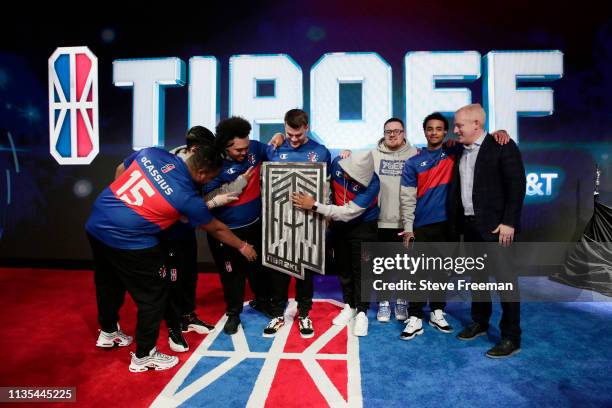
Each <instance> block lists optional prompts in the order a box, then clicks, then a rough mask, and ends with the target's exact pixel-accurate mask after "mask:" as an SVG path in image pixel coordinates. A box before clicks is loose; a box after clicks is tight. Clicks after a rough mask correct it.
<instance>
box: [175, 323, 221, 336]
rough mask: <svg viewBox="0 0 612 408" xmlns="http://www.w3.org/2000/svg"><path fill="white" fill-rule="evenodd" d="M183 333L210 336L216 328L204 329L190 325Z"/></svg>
mask: <svg viewBox="0 0 612 408" xmlns="http://www.w3.org/2000/svg"><path fill="white" fill-rule="evenodd" d="M181 331H182V332H183V333H189V332H192V331H194V332H196V333H198V334H209V333H212V332H214V331H215V328H214V327H213V328H212V329H207V328H206V327H202V326H195V325H193V324H190V325H189V326H187V330H181Z"/></svg>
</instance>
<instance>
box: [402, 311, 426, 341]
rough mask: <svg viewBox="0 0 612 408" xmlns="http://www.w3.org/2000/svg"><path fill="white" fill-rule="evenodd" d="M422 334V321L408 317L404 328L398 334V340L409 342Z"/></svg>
mask: <svg viewBox="0 0 612 408" xmlns="http://www.w3.org/2000/svg"><path fill="white" fill-rule="evenodd" d="M421 334H423V320H422V319H419V318H418V317H416V316H410V318H409V319H408V320H407V323H406V328H405V329H404V331H403V332H402V334H400V339H402V340H411V339H413V338H414V336H420V335H421Z"/></svg>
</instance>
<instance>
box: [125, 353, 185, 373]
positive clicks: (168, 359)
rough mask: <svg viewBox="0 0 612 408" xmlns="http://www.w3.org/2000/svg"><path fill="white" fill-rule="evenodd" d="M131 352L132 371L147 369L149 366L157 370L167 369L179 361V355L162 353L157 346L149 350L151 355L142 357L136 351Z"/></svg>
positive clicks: (137, 371)
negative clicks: (137, 355)
mask: <svg viewBox="0 0 612 408" xmlns="http://www.w3.org/2000/svg"><path fill="white" fill-rule="evenodd" d="M130 354H131V355H132V361H131V362H130V371H131V372H133V373H140V372H143V371H147V370H148V369H149V368H152V369H155V370H167V369H169V368H172V367H174V366H175V365H177V364H178V362H179V359H178V357H177V356H169V355H167V354H164V353H160V352H159V351H157V347H153V348H152V349H151V351H150V352H149V355H148V356H145V357H142V358H138V357H136V353H130Z"/></svg>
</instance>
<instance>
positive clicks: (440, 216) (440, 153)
mask: <svg viewBox="0 0 612 408" xmlns="http://www.w3.org/2000/svg"><path fill="white" fill-rule="evenodd" d="M462 148H463V146H462V145H460V144H458V145H456V146H454V147H452V148H447V147H445V146H443V147H441V148H439V149H437V150H428V149H423V150H421V151H420V152H419V153H418V154H417V155H416V156H413V157H411V158H410V159H408V160H407V161H406V164H405V165H404V170H403V171H402V180H401V185H402V186H403V187H415V188H416V189H417V203H416V209H415V213H414V227H415V228H418V227H421V226H423V225H429V224H434V223H436V222H443V221H446V220H447V214H446V196H447V193H448V185H449V183H450V180H451V177H452V175H453V166H454V165H455V161H456V160H457V157H458V153H459V152H460V151H461V149H462Z"/></svg>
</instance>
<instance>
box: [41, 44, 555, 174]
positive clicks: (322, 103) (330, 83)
mask: <svg viewBox="0 0 612 408" xmlns="http://www.w3.org/2000/svg"><path fill="white" fill-rule="evenodd" d="M79 49H82V47H73V48H59V49H58V50H57V51H56V53H54V56H53V57H52V59H54V57H55V56H56V55H57V54H58V53H63V55H72V54H74V53H76V52H77V51H76V50H79ZM70 50H73V51H70ZM71 58H72V57H70V59H69V60H70V61H72V59H71ZM62 66H66V67H67V66H68V65H62V64H58V63H55V64H54V65H53V67H52V66H51V61H50V70H49V72H50V76H49V81H50V83H51V82H52V79H53V81H54V83H55V84H57V83H61V82H62V79H61V75H58V77H59V78H57V79H56V77H55V76H56V73H59V71H58V70H59V68H61V67H62ZM72 66H73V65H70V68H65V70H64V71H62V72H65V73H66V74H65V75H64V76H65V78H66V80H68V78H70V81H71V84H72V82H74V81H75V80H76V81H78V80H79V78H80V77H82V74H81V72H82V71H80V68H79V65H78V60H77V65H76V71H73V70H72ZM218 67H219V63H218V61H217V59H216V58H215V57H210V56H198V57H192V58H190V59H189V62H188V64H186V63H185V62H184V61H183V60H182V59H180V58H177V57H170V58H141V59H127V60H115V61H113V84H114V85H115V86H117V87H121V88H126V89H130V90H131V92H132V93H133V107H132V118H133V123H132V146H133V148H134V149H135V150H138V149H141V148H143V147H149V146H160V147H162V146H164V119H165V114H164V106H165V103H164V102H165V96H164V92H165V90H166V89H167V88H172V87H183V86H185V85H188V88H189V92H188V110H189V114H188V117H189V123H188V124H186V125H188V126H189V127H191V126H194V125H202V126H206V127H207V128H209V129H213V128H214V127H215V125H216V123H217V122H218V120H219V102H218V101H219V93H220V92H221V89H220V85H219V75H220V74H219V69H218ZM404 67H405V68H404V81H403V82H404V90H403V91H404V92H403V94H404V100H405V109H406V110H405V112H397V111H394V110H393V106H392V105H393V104H392V68H391V66H390V65H389V64H388V63H387V62H386V61H385V60H384V59H383V58H382V57H381V56H380V55H378V54H377V53H374V52H362V53H343V52H339V53H328V54H325V55H323V56H322V57H321V58H320V59H319V61H317V62H316V63H315V64H314V65H313V66H312V68H311V69H310V106H309V107H305V109H306V110H309V111H310V117H311V120H310V122H311V123H310V124H311V126H310V130H311V132H312V133H313V134H314V135H315V136H316V137H317V138H318V139H319V140H321V141H322V142H323V143H324V144H325V145H326V146H327V147H328V148H330V149H363V148H367V147H369V146H370V145H372V144H373V141H372V140H373V139H372V135H377V134H380V129H381V127H382V124H383V123H384V121H385V120H387V119H388V118H390V117H392V116H397V117H405V118H406V136H407V138H408V140H409V141H410V142H411V143H412V144H416V145H423V144H425V142H426V141H425V138H424V135H423V131H422V129H421V123H422V120H423V118H424V117H425V116H426V115H428V114H429V113H431V112H435V111H438V112H442V113H447V114H451V113H452V112H454V111H456V110H457V109H458V108H460V107H461V106H464V105H466V104H469V103H471V102H472V101H473V99H472V93H471V91H470V90H469V89H468V88H461V87H457V84H460V83H465V84H468V83H471V82H474V81H476V80H478V79H482V93H483V95H482V101H483V105H484V108H485V110H486V111H487V121H488V124H487V125H488V128H489V129H505V130H507V131H508V133H509V134H510V135H511V136H512V137H513V138H514V139H515V140H516V141H518V140H519V129H518V118H519V117H522V116H548V115H552V114H553V111H554V106H553V90H552V89H550V88H546V87H542V86H540V85H541V84H537V85H538V86H534V85H531V86H530V85H529V84H530V83H531V84H533V82H536V83H544V82H549V81H554V80H556V79H559V78H561V77H562V76H563V53H562V52H561V51H556V50H546V51H491V52H489V53H488V54H486V55H485V56H484V57H482V56H481V55H480V53H478V52H476V51H454V52H453V51H449V52H428V51H421V52H408V53H407V54H406V55H405V57H404ZM187 72H188V73H189V75H188V76H189V77H187ZM74 73H76V76H75V75H74ZM303 76H304V73H303V71H302V68H301V67H300V66H299V65H298V64H297V63H296V62H295V61H294V60H293V59H292V58H291V57H290V56H288V55H285V54H276V55H235V56H232V57H231V58H230V61H229V98H228V99H229V112H228V113H229V115H239V116H242V117H244V118H246V119H247V120H248V121H249V122H251V124H252V126H253V134H252V137H253V138H254V139H256V140H258V139H259V125H264V124H282V123H283V117H284V114H285V112H286V111H287V110H289V109H293V108H304V106H303V104H304V89H303V82H302V81H303ZM94 81H95V78H94ZM96 82H97V81H96ZM447 82H451V83H453V86H452V87H449V86H444V84H445V83H447ZM93 87H94V89H97V83H94V84H93ZM55 88H56V89H57V90H59V91H61V90H62V89H63V92H64V95H67V89H68V85H67V84H66V85H61V86H58V85H56V86H55ZM71 92H72V88H71ZM74 92H76V93H77V94H78V89H77V90H75V91H74ZM70 95H71V97H70V98H71V99H69V100H68V98H67V97H65V98H64V99H66V100H65V101H64V100H62V98H61V95H60V102H62V103H64V102H66V103H67V102H69V101H70V103H73V104H74V103H76V102H77V100H78V101H79V103H81V102H80V101H81V100H79V99H78V98H73V97H72V94H70ZM49 96H50V97H49V100H50V106H51V104H53V106H54V108H55V107H58V108H59V107H60V106H63V105H58V104H57V103H56V102H55V99H53V95H52V94H51V92H50V94H49ZM92 102H95V101H92ZM70 106H71V107H72V106H73V105H70ZM74 106H76V105H74ZM84 106H85V105H82V106H81V105H79V107H81V108H82V107H84ZM87 106H89V105H87ZM93 106H95V104H94V105H93ZM70 112H71V113H72V116H74V115H78V114H81V115H82V112H83V111H82V109H79V110H78V111H77V110H76V108H74V107H73V108H72V109H71V110H70ZM50 113H53V112H50ZM60 116H61V115H60ZM95 116H96V115H94V118H95ZM53 117H54V115H51V118H53ZM85 119H86V118H85ZM71 120H73V119H72V118H71ZM75 123H77V122H75ZM94 127H95V126H94ZM185 127H187V126H185ZM58 128H59V127H58V125H55V126H52V127H51V131H52V132H55V133H54V134H52V136H51V139H52V140H51V141H52V143H53V142H54V141H56V140H57V136H54V135H56V134H57V132H58ZM59 129H65V132H68V133H70V134H69V136H70V137H71V138H72V139H75V132H77V131H78V130H77V128H76V127H75V126H69V127H64V128H59ZM78 129H80V128H78ZM62 131H64V130H62ZM79 132H80V131H79ZM66 137H67V136H66ZM78 138H79V139H80V138H81V136H78ZM72 139H71V140H72ZM56 145H57V143H56ZM60 145H61V143H60ZM60 145H57V146H58V148H59V147H60ZM61 146H63V145H61ZM66 146H67V145H66ZM73 147H74V146H73ZM51 148H52V152H53V150H54V149H56V147H55V145H52V146H51ZM63 149H64V151H67V150H66V149H67V147H64V148H63ZM73 150H74V149H73ZM73 150H71V151H70V152H71V154H72V156H74V151H73ZM60 156H61V157H63V158H65V157H66V153H64V154H63V155H60ZM54 157H56V158H57V159H58V161H60V162H61V163H62V164H69V163H82V162H83V161H82V160H80V161H68V160H65V159H60V158H58V155H57V154H54Z"/></svg>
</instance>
